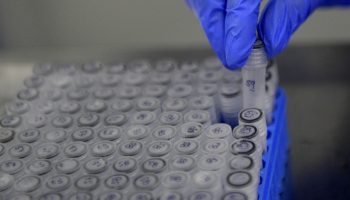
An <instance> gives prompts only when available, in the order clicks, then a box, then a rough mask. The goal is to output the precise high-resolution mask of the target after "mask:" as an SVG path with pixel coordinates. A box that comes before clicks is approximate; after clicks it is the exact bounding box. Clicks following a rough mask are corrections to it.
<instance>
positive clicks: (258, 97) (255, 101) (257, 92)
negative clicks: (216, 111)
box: [242, 40, 268, 109]
mask: <svg viewBox="0 0 350 200" xmlns="http://www.w3.org/2000/svg"><path fill="white" fill-rule="evenodd" d="M267 64H268V60H267V56H266V53H265V49H264V45H263V43H262V42H261V41H260V40H257V41H256V42H255V44H254V47H253V50H252V53H251V55H250V56H249V58H248V61H247V63H246V65H245V66H244V67H243V68H242V76H243V84H242V91H243V108H260V109H264V108H265V78H266V67H267Z"/></svg>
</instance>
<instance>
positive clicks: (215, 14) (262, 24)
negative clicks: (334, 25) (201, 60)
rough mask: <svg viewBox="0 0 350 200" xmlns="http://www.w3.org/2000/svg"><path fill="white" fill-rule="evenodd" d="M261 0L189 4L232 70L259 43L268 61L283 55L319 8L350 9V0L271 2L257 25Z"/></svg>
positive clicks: (192, 0) (211, 0)
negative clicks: (257, 36)
mask: <svg viewBox="0 0 350 200" xmlns="http://www.w3.org/2000/svg"><path fill="white" fill-rule="evenodd" d="M260 2H261V0H187V3H188V5H189V7H190V8H191V9H192V10H193V11H194V13H195V14H196V16H197V17H198V19H199V20H200V22H201V25H202V27H203V29H204V30H205V32H206V35H207V38H208V39H209V42H210V44H211V46H212V47H213V49H214V51H215V52H216V54H217V55H218V57H219V58H220V60H221V61H222V63H223V64H224V65H225V66H226V67H228V68H229V69H236V68H239V67H242V66H243V65H244V64H245V62H246V60H247V58H248V56H249V55H250V52H251V49H252V46H253V44H254V42H255V40H256V31H258V34H259V36H260V39H261V40H263V42H264V44H265V50H266V52H267V54H268V57H269V58H272V57H273V56H275V55H276V54H278V53H280V52H281V51H282V50H283V49H284V48H285V47H286V46H287V44H288V41H289V39H290V37H291V36H292V34H293V33H294V31H296V30H297V29H298V27H299V26H300V25H301V24H302V23H303V22H304V21H305V20H306V19H307V18H308V16H309V15H310V14H311V13H312V12H313V11H314V10H315V9H316V8H318V7H323V6H333V5H350V0H270V1H269V2H268V3H267V5H266V7H265V9H264V12H263V14H262V16H261V19H260V21H259V22H258V16H259V6H260Z"/></svg>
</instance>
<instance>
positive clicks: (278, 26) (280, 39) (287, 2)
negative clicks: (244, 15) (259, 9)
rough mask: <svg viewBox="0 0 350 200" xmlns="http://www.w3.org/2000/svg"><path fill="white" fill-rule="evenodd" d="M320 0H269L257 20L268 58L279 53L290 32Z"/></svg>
mask: <svg viewBox="0 0 350 200" xmlns="http://www.w3.org/2000/svg"><path fill="white" fill-rule="evenodd" d="M320 3H321V1H320V0H283V1H281V0H270V1H269V2H268V4H267V5H266V7H265V10H264V12H263V14H262V17H261V20H260V22H259V28H258V31H259V35H260V37H261V39H262V40H263V41H264V44H265V49H266V52H267V54H268V56H269V57H270V58H272V57H273V56H275V55H277V54H278V53H280V52H281V51H282V50H283V49H284V48H285V47H286V46H287V44H288V41H289V39H290V37H291V36H292V34H293V33H294V32H295V31H296V30H297V29H298V28H299V26H300V25H301V24H302V23H303V22H304V21H305V20H306V19H307V18H308V17H309V16H310V14H311V13H312V12H313V11H314V10H315V9H316V8H317V7H318V6H319V5H320Z"/></svg>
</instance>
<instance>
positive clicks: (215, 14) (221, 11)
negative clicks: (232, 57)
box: [187, 0, 226, 65]
mask: <svg viewBox="0 0 350 200" xmlns="http://www.w3.org/2000/svg"><path fill="white" fill-rule="evenodd" d="M187 4H188V5H189V6H190V8H191V9H192V11H193V12H194V13H195V14H196V16H197V18H198V19H199V21H200V23H201V25H202V27H203V29H204V30H205V33H206V36H207V38H208V40H209V43H210V44H211V46H212V47H213V49H214V51H215V52H216V54H217V55H218V57H219V58H220V60H221V62H222V63H223V64H224V65H226V58H225V51H224V30H225V29H224V28H225V27H224V22H225V9H226V0H187Z"/></svg>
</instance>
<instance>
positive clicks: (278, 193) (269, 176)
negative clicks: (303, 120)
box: [258, 88, 291, 200]
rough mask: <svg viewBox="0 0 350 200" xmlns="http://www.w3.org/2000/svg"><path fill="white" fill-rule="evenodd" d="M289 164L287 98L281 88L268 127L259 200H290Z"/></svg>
mask: <svg viewBox="0 0 350 200" xmlns="http://www.w3.org/2000/svg"><path fill="white" fill-rule="evenodd" d="M287 162H288V132H287V117H286V96H285V94H284V91H283V90H282V89H281V88H279V89H278V91H277V94H276V103H275V109H274V113H273V120H272V122H271V124H270V125H269V126H268V133H267V151H266V153H265V154H264V155H263V168H262V170H261V173H260V178H261V180H260V185H259V188H258V195H259V200H279V199H290V198H291V196H290V194H289V193H290V191H288V190H290V189H289V188H287V187H288V185H287V184H285V179H286V178H287V177H286V174H287V171H286V170H287V167H286V166H287Z"/></svg>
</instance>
